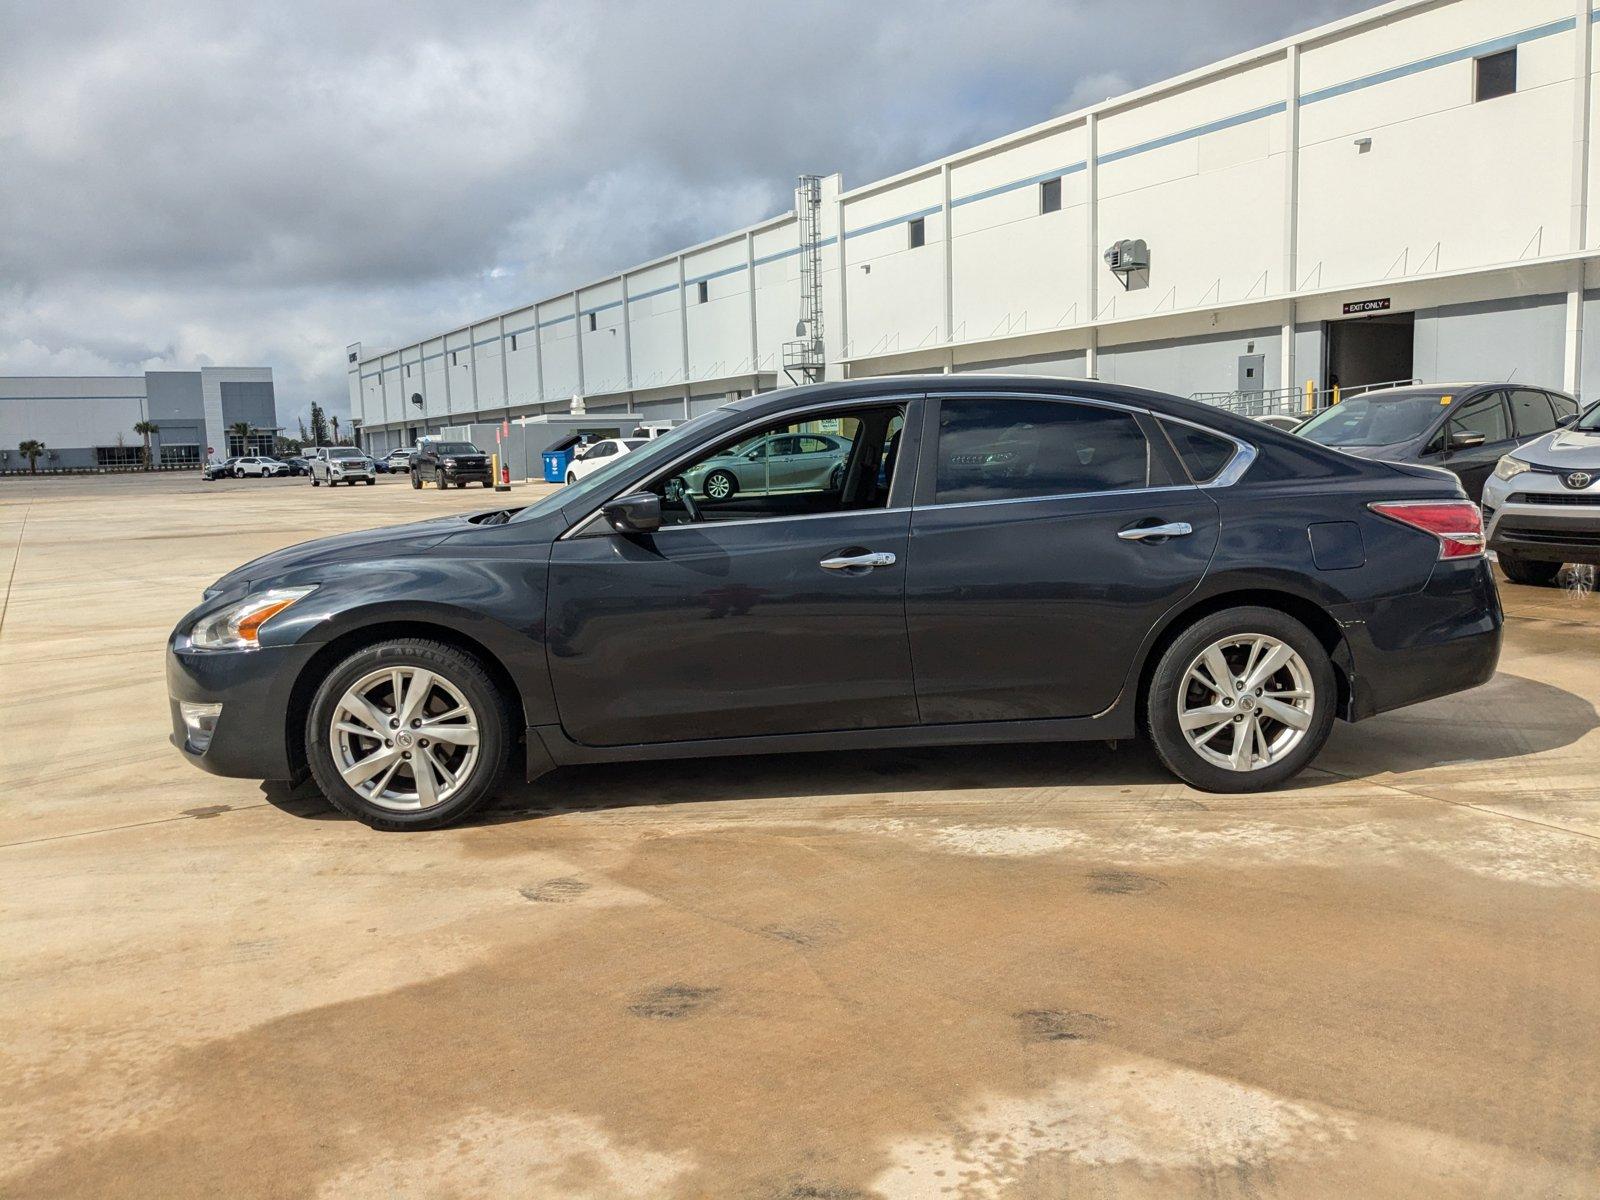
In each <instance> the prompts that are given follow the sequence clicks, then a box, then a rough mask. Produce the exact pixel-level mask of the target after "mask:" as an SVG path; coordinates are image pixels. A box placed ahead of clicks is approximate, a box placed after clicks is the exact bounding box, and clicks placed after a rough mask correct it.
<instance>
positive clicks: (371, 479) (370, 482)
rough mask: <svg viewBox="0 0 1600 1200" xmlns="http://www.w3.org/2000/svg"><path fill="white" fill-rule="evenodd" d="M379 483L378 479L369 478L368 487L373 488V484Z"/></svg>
mask: <svg viewBox="0 0 1600 1200" xmlns="http://www.w3.org/2000/svg"><path fill="white" fill-rule="evenodd" d="M377 482H378V481H377V480H376V479H374V478H373V477H372V476H371V475H368V476H367V486H368V487H371V486H372V485H373V484H375V483H377Z"/></svg>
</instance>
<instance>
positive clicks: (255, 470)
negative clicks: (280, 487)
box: [232, 454, 289, 479]
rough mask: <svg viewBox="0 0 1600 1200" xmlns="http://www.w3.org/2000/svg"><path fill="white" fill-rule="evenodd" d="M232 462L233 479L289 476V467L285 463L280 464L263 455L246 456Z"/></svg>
mask: <svg viewBox="0 0 1600 1200" xmlns="http://www.w3.org/2000/svg"><path fill="white" fill-rule="evenodd" d="M232 461H233V477H234V478H235V479H244V478H245V477H246V476H251V475H253V476H255V477H256V478H257V479H270V478H273V477H275V476H278V475H288V474H289V465H288V464H287V463H281V462H279V461H278V460H277V459H275V458H270V457H268V456H267V455H265V454H247V455H245V456H244V457H242V458H236V459H233V460H232Z"/></svg>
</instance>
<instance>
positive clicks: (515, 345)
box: [511, 333, 517, 350]
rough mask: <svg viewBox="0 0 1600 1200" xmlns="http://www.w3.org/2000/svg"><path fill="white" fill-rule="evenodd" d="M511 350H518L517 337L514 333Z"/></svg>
mask: <svg viewBox="0 0 1600 1200" xmlns="http://www.w3.org/2000/svg"><path fill="white" fill-rule="evenodd" d="M511 348H512V349H513V350H515V349H516V348H517V335H516V334H514V333H513V334H512V335H511Z"/></svg>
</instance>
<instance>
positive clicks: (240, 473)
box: [233, 467, 244, 479]
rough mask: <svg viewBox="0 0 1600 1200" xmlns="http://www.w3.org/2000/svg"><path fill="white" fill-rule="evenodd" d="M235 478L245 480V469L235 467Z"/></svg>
mask: <svg viewBox="0 0 1600 1200" xmlns="http://www.w3.org/2000/svg"><path fill="white" fill-rule="evenodd" d="M233 477H234V478H235V479H243V478H244V468H243V467H235V468H234V469H233Z"/></svg>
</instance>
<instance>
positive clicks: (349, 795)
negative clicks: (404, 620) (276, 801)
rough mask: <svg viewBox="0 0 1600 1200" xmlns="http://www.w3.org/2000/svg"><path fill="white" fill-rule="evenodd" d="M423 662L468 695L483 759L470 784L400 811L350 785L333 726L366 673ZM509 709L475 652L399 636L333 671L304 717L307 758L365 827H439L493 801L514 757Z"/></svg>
mask: <svg viewBox="0 0 1600 1200" xmlns="http://www.w3.org/2000/svg"><path fill="white" fill-rule="evenodd" d="M408 666H409V667H424V668H426V669H427V670H429V671H431V672H433V673H434V674H435V675H437V676H441V677H443V678H444V679H445V680H447V681H448V682H449V684H450V686H451V687H453V688H455V689H456V690H457V691H459V692H460V693H461V694H462V696H464V697H465V699H466V700H467V702H468V703H469V704H470V705H471V706H472V709H473V711H474V713H475V715H476V717H477V720H478V737H479V741H478V759H477V762H476V763H475V764H474V765H473V767H472V773H471V775H469V776H468V778H467V781H466V783H464V784H462V785H461V786H460V787H459V788H458V790H457V791H456V792H455V793H454V794H453V795H451V796H450V797H448V798H447V799H445V800H443V801H441V802H440V803H438V804H436V805H434V806H433V807H431V808H426V809H421V810H416V811H399V810H395V809H391V808H386V807H384V806H383V805H381V804H376V803H374V802H372V801H371V800H369V799H367V798H366V797H364V796H363V795H361V793H360V792H358V791H356V790H355V789H354V788H352V787H351V786H350V785H349V784H347V783H346V782H345V781H344V779H343V777H342V776H341V775H340V773H339V768H338V767H337V765H335V763H334V758H333V749H332V747H331V746H330V744H329V736H328V730H329V729H330V727H331V725H332V723H333V713H334V709H335V707H336V706H337V705H338V703H339V700H340V698H341V697H342V696H343V695H344V693H345V691H346V689H348V688H349V687H350V686H351V685H352V684H354V683H356V681H358V680H359V679H361V678H362V677H363V676H365V675H368V674H371V673H372V672H374V671H378V670H386V669H387V668H390V667H408ZM513 728H514V726H513V724H512V708H511V704H510V702H509V701H508V699H507V698H506V697H505V696H504V695H503V694H502V693H501V692H500V689H499V688H497V687H496V686H495V684H494V681H493V680H492V679H491V678H490V677H489V673H488V672H487V671H486V670H484V667H483V664H482V663H481V662H479V661H478V659H477V658H475V657H474V656H472V655H470V654H468V653H466V652H465V651H462V650H458V649H456V648H455V647H454V646H448V645H445V644H444V643H442V642H433V641H428V640H425V639H422V638H396V639H394V640H391V641H386V642H379V643H377V644H375V645H372V646H368V647H366V648H365V649H362V650H358V651H356V652H355V653H354V654H352V655H350V657H348V658H346V659H345V660H344V661H343V662H341V663H339V665H338V666H336V667H334V668H333V670H331V671H330V672H328V674H327V676H326V677H325V678H324V679H323V681H322V683H321V685H320V686H318V688H317V692H316V695H315V697H314V698H313V699H312V701H311V711H310V713H309V714H308V715H307V717H306V729H305V737H306V757H307V759H308V760H309V762H310V766H311V774H312V776H313V777H314V778H315V779H316V781H317V786H318V787H319V788H321V789H322V794H323V795H324V796H326V797H327V798H328V802H329V803H330V804H332V805H333V806H334V807H335V808H337V809H338V810H339V811H340V812H342V813H344V814H346V815H347V816H351V817H354V818H355V819H356V820H358V821H360V822H361V823H362V824H364V825H368V826H370V827H371V828H373V829H383V830H416V829H442V828H444V827H445V826H447V825H453V824H455V823H456V822H457V821H461V820H463V819H465V818H466V817H467V816H468V815H469V814H471V813H472V812H474V811H475V810H476V809H478V808H479V807H481V806H482V805H483V804H485V803H486V802H487V801H488V800H490V799H491V798H492V797H493V796H494V793H495V790H496V788H498V787H499V785H500V780H501V777H502V776H503V775H504V774H505V770H506V766H507V764H508V763H509V762H510V759H511V744H512V730H513Z"/></svg>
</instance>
